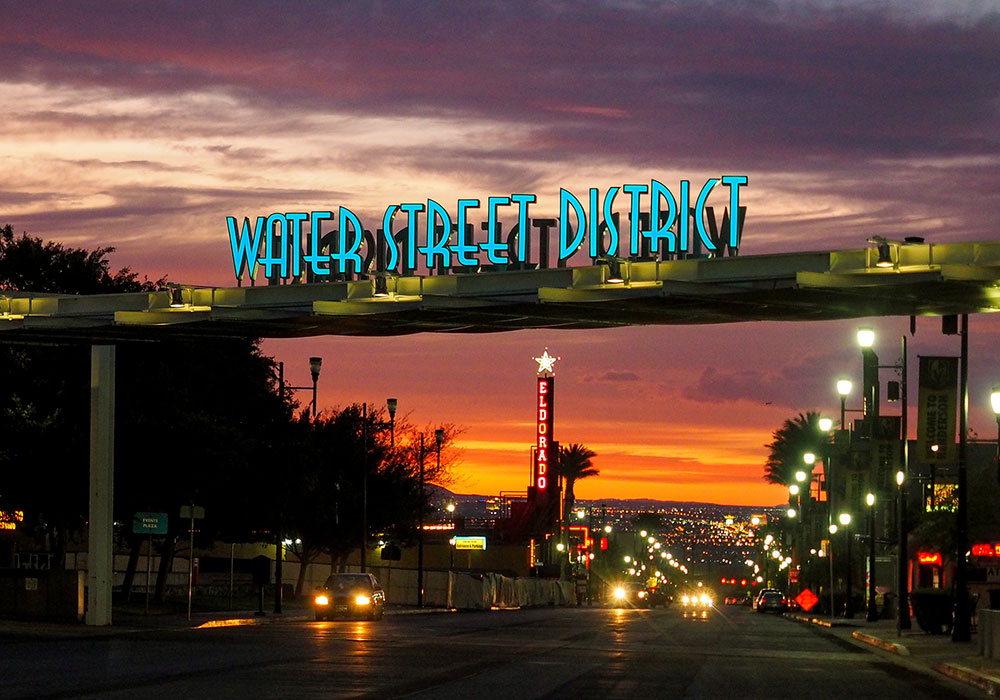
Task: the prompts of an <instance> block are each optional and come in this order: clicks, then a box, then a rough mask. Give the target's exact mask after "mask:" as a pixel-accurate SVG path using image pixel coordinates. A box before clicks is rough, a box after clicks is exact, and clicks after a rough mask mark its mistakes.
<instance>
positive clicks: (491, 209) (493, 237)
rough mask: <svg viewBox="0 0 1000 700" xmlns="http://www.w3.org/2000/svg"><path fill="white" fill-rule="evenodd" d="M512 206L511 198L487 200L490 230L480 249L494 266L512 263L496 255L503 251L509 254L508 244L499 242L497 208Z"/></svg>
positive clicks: (491, 198)
mask: <svg viewBox="0 0 1000 700" xmlns="http://www.w3.org/2000/svg"><path fill="white" fill-rule="evenodd" d="M508 204H510V197H489V198H488V199H487V200H486V212H487V217H488V224H487V226H488V228H487V229H486V242H485V243H480V244H479V247H480V248H482V249H483V250H485V251H486V258H487V259H488V260H489V261H490V262H491V263H493V264H494V265H502V264H504V263H506V262H510V260H509V259H508V258H501V257H499V256H498V255H496V253H499V252H501V251H503V252H504V253H507V252H508V251H507V244H506V243H498V242H497V207H498V206H507V205H508Z"/></svg>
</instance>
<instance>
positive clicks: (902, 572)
mask: <svg viewBox="0 0 1000 700" xmlns="http://www.w3.org/2000/svg"><path fill="white" fill-rule="evenodd" d="M902 338H903V340H902V351H903V355H902V358H901V362H900V372H901V375H900V378H901V379H902V389H903V392H902V396H901V398H902V400H903V410H902V417H901V420H900V427H901V429H902V433H903V435H902V437H903V468H902V469H901V470H900V471H898V472H897V473H896V484H897V486H898V487H899V554H898V556H897V557H896V564H897V567H898V568H897V571H896V579H897V587H898V588H899V591H898V596H897V599H898V602H897V607H898V608H899V610H898V611H897V612H898V614H897V616H896V619H897V624H896V627H897V628H898V630H899V634H902V633H903V630H908V629H910V557H909V547H908V546H907V537H906V491H905V490H904V488H903V483H904V482H905V481H906V478H907V476H908V475H909V471H910V443H909V426H908V423H907V419H908V416H909V412H908V409H907V394H906V372H907V367H908V365H907V362H906V336H905V335H904V336H903V337H902Z"/></svg>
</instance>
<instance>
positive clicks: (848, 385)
mask: <svg viewBox="0 0 1000 700" xmlns="http://www.w3.org/2000/svg"><path fill="white" fill-rule="evenodd" d="M853 388H854V384H853V383H852V382H851V380H850V379H838V380H837V393H838V394H840V429H841V430H845V429H846V426H845V422H846V420H847V395H848V394H850V393H851V389H853Z"/></svg>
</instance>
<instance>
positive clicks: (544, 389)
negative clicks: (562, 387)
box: [538, 382, 549, 394]
mask: <svg viewBox="0 0 1000 700" xmlns="http://www.w3.org/2000/svg"><path fill="white" fill-rule="evenodd" d="M538 393H539V394H547V393H549V383H548V382H538Z"/></svg>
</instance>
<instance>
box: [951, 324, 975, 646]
mask: <svg viewBox="0 0 1000 700" xmlns="http://www.w3.org/2000/svg"><path fill="white" fill-rule="evenodd" d="M959 337H960V341H961V346H962V350H961V361H960V363H959V367H960V370H959V380H958V381H959V390H958V392H959V395H958V401H959V404H958V507H957V509H956V513H955V516H956V518H957V520H958V527H957V528H956V532H955V541H956V545H957V546H956V547H955V554H956V559H955V579H954V582H955V618H954V619H955V622H954V624H952V627H951V641H953V642H968V641H970V640H971V639H972V620H971V619H970V617H971V615H970V613H971V611H970V610H969V564H968V557H967V556H966V555H967V553H968V549H969V483H968V452H967V445H968V426H969V315H968V314H962V328H961V331H960V333H959Z"/></svg>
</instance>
